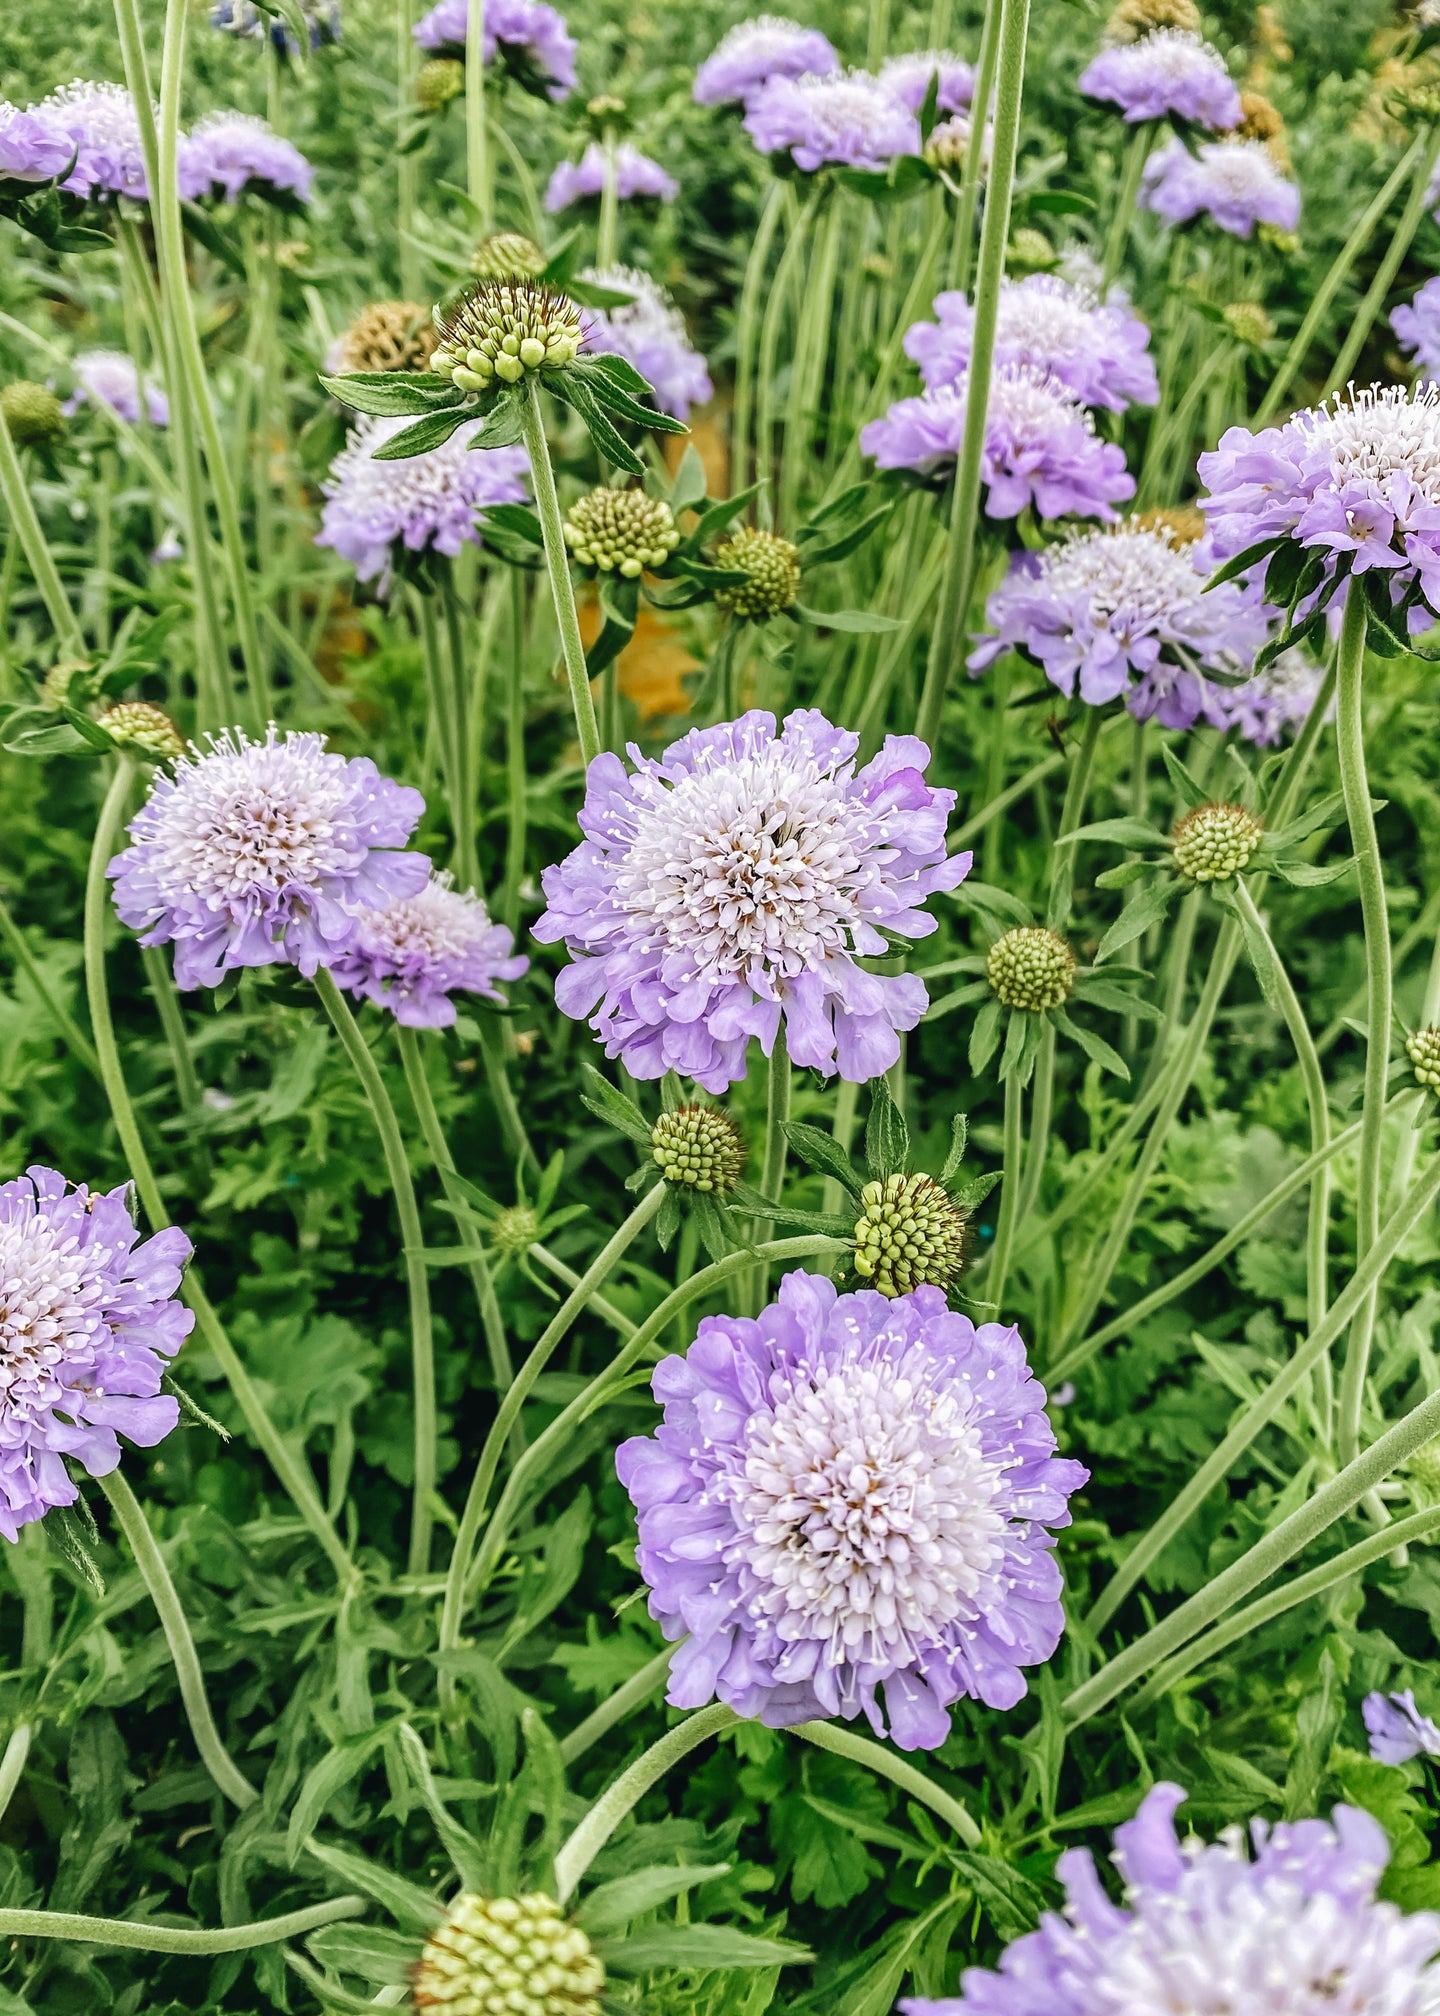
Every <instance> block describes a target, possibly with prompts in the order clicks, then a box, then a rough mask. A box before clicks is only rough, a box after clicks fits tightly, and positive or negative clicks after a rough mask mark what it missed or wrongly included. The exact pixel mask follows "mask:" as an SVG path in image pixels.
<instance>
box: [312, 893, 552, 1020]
mask: <svg viewBox="0 0 1440 2016" xmlns="http://www.w3.org/2000/svg"><path fill="white" fill-rule="evenodd" d="M529 965H530V961H529V960H528V959H527V958H526V957H525V956H524V954H523V953H522V954H520V955H519V956H518V957H517V956H516V955H515V935H514V933H513V932H512V931H511V930H509V929H508V927H507V926H506V925H504V924H493V923H492V922H491V921H490V912H489V911H488V910H487V909H486V908H485V905H484V903H483V902H482V901H481V899H480V898H479V897H478V896H477V895H476V894H475V892H474V890H473V889H467V890H466V891H465V892H464V894H463V895H462V893H461V892H460V890H458V889H456V888H454V887H452V883H451V877H450V876H449V875H442V874H432V875H431V877H430V880H429V881H428V882H427V883H426V884H425V886H424V887H423V888H422V889H420V890H418V891H417V892H416V893H415V894H414V895H411V896H395V897H392V898H391V900H390V901H389V902H388V903H383V904H381V905H379V906H378V907H377V908H376V909H374V910H362V911H361V913H360V915H359V918H358V920H357V930H356V935H355V942H354V944H353V945H352V946H351V948H350V950H349V951H348V952H345V953H342V954H341V956H340V957H339V958H338V959H336V960H335V961H334V962H333V964H332V966H331V971H332V973H333V974H334V976H335V980H336V983H337V984H338V985H339V986H341V987H344V988H347V989H348V990H349V991H350V993H352V994H355V995H358V996H359V997H360V998H361V999H362V1000H365V1001H375V1002H378V1003H379V1005H380V1006H381V1007H382V1008H388V1009H389V1010H390V1012H391V1014H392V1015H393V1016H394V1017H395V1020H396V1021H397V1022H399V1023H402V1024H403V1025H404V1026H405V1027H406V1028H409V1029H448V1028H450V1026H451V1025H452V1024H453V1022H454V1020H455V1003H454V1002H453V1001H452V1000H451V999H450V996H451V994H453V993H456V992H462V993H466V994H478V995H480V996H481V997H482V998H483V999H484V1000H486V1001H495V1002H498V1003H499V1004H501V1005H502V1006H503V1005H504V1001H505V996H504V995H503V994H502V993H501V992H500V989H499V986H498V985H497V983H498V982H499V981H501V980H518V979H519V978H520V975H521V974H522V973H524V972H526V971H527V970H528V968H529Z"/></svg>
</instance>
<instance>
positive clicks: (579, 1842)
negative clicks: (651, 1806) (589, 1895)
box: [555, 1702, 740, 1904]
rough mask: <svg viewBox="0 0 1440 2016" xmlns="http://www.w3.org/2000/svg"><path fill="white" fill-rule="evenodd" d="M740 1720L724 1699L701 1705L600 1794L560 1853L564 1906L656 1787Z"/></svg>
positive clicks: (558, 1889)
mask: <svg viewBox="0 0 1440 2016" xmlns="http://www.w3.org/2000/svg"><path fill="white" fill-rule="evenodd" d="M739 1720H740V1717H739V1716H738V1715H737V1714H736V1713H735V1710H734V1709H733V1708H727V1707H726V1706H725V1705H724V1703H723V1702H715V1703H713V1704H712V1705H711V1706H710V1707H709V1708H701V1709H699V1710H698V1711H697V1712H696V1713H695V1714H694V1715H690V1716H687V1717H686V1719H685V1720H684V1721H683V1722H681V1723H680V1724H679V1725H678V1726H677V1727H676V1728H674V1729H668V1730H667V1731H666V1732H665V1734H664V1735H663V1736H662V1737H660V1739H659V1740H658V1741H657V1742H655V1743H652V1744H651V1745H650V1748H649V1749H648V1750H647V1751H645V1752H644V1754H643V1755H642V1756H639V1757H637V1758H636V1759H635V1762H634V1763H633V1764H632V1765H631V1766H630V1768H629V1770H628V1771H622V1772H621V1774H620V1776H619V1777H618V1778H617V1779H616V1780H615V1783H614V1784H613V1785H611V1786H610V1787H609V1788H608V1790H606V1791H604V1792H602V1793H601V1795H600V1797H599V1798H598V1799H597V1800H596V1801H595V1804H594V1805H593V1806H592V1807H591V1808H590V1811H589V1812H588V1813H587V1814H586V1815H585V1818H584V1819H583V1820H582V1821H581V1822H580V1825H579V1826H578V1827H577V1828H576V1829H575V1831H574V1833H573V1834H572V1835H571V1836H570V1838H569V1840H568V1841H567V1842H566V1843H565V1845H564V1846H563V1847H562V1848H561V1850H560V1852H559V1854H558V1855H557V1856H556V1857H555V1895H556V1896H557V1897H558V1898H559V1900H560V1902H561V1903H562V1904H564V1903H565V1902H566V1901H567V1899H568V1898H570V1897H571V1896H572V1895H573V1894H574V1891H575V1889H576V1886H577V1885H578V1884H579V1881H580V1878H581V1877H582V1876H583V1875H584V1874H585V1871H586V1870H587V1869H588V1868H589V1867H590V1864H591V1863H592V1862H593V1861H594V1860H595V1857H596V1856H597V1855H598V1854H599V1853H600V1850H601V1849H602V1848H603V1847H604V1846H605V1843H606V1842H607V1841H608V1840H609V1839H610V1836H611V1835H612V1834H613V1833H614V1832H615V1829H616V1828H617V1827H618V1826H619V1825H620V1823H621V1821H622V1820H624V1819H625V1818H626V1816H627V1815H628V1814H629V1813H631V1812H633V1811H634V1809H635V1807H636V1806H638V1805H639V1803H640V1801H641V1800H642V1799H643V1798H644V1797H645V1794H646V1793H647V1792H648V1791H649V1790H650V1788H651V1786H652V1785H658V1784H659V1783H660V1780H661V1779H662V1778H663V1777H664V1776H665V1774H666V1772H667V1771H670V1770H673V1768H674V1767H675V1765H677V1764H678V1763H679V1762H680V1760H681V1758H682V1757H688V1756H689V1755H690V1752H691V1751H692V1750H695V1749H698V1748H699V1746H700V1744H702V1743H705V1742H708V1741H709V1739H710V1738H711V1737H712V1736H718V1735H719V1734H720V1733H721V1731H722V1730H725V1729H731V1728H733V1727H734V1726H735V1724H736V1723H737V1722H738V1721H739Z"/></svg>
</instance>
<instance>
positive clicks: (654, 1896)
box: [575, 1862, 730, 1938]
mask: <svg viewBox="0 0 1440 2016" xmlns="http://www.w3.org/2000/svg"><path fill="white" fill-rule="evenodd" d="M729 1873H730V1864H729V1863H728V1862H711V1863H704V1864H697V1865H694V1866H692V1867H690V1868H688V1869H675V1868H670V1869H662V1868H658V1867H657V1868H654V1869H637V1870H636V1871H635V1873H634V1875H632V1876H617V1877H616V1878H615V1879H614V1881H613V1882H611V1883H602V1884H600V1886H599V1888H598V1889H595V1890H592V1891H591V1892H590V1894H589V1896H588V1897H587V1898H586V1899H585V1900H584V1902H583V1903H582V1904H581V1906H580V1908H579V1910H578V1911H577V1912H576V1913H575V1923H576V1924H577V1925H583V1926H584V1928H585V1930H586V1931H587V1932H588V1933H589V1934H590V1936H591V1937H592V1938H598V1937H599V1936H601V1935H602V1934H604V1933H606V1932H618V1931H619V1930H620V1928H621V1927H622V1926H624V1925H628V1924H629V1923H630V1920H631V1919H632V1918H640V1917H643V1915H644V1914H645V1913H646V1912H647V1911H654V1910H656V1909H658V1907H659V1906H660V1905H661V1904H667V1903H668V1902H669V1901H670V1899H671V1898H672V1897H679V1896H681V1895H683V1893H684V1892H685V1891H686V1890H693V1889H694V1888H695V1885H696V1884H697V1883H714V1882H718V1880H719V1879H720V1877H722V1876H728V1875H729Z"/></svg>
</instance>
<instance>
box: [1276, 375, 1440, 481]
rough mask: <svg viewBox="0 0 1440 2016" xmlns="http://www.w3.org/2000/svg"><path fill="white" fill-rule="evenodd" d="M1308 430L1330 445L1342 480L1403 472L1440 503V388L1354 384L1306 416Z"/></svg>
mask: <svg viewBox="0 0 1440 2016" xmlns="http://www.w3.org/2000/svg"><path fill="white" fill-rule="evenodd" d="M1300 418H1301V424H1302V425H1303V426H1304V431H1305V432H1306V433H1308V434H1310V435H1311V436H1312V437H1313V438H1314V439H1315V440H1317V441H1318V442H1319V443H1320V444H1321V445H1322V446H1324V447H1325V448H1326V449H1327V450H1328V451H1329V456H1330V470H1331V474H1332V476H1333V477H1334V480H1335V482H1336V484H1337V485H1338V484H1343V483H1347V482H1352V481H1359V482H1363V483H1371V484H1375V485H1376V486H1378V487H1382V488H1383V486H1384V485H1385V484H1386V482H1387V481H1388V479H1389V478H1390V477H1391V476H1393V475H1395V474H1397V473H1401V474H1404V475H1406V476H1408V477H1409V478H1410V481H1411V482H1412V483H1413V484H1414V485H1415V488H1416V489H1417V490H1418V491H1419V492H1420V494H1421V496H1422V497H1423V498H1424V500H1425V502H1426V503H1427V504H1440V388H1437V387H1436V386H1435V385H1433V384H1426V385H1422V386H1417V387H1416V389H1415V391H1414V392H1413V393H1412V392H1410V391H1408V390H1407V389H1406V388H1405V387H1404V386H1402V385H1384V386H1375V385H1371V386H1366V387H1365V388H1364V389H1363V390H1359V391H1357V390H1355V389H1354V388H1353V387H1352V388H1351V390H1350V391H1349V392H1348V393H1347V394H1346V395H1345V396H1344V397H1343V398H1342V397H1337V399H1336V400H1335V402H1334V404H1333V405H1331V406H1328V407H1321V408H1320V409H1319V410H1318V411H1317V412H1315V413H1313V414H1305V415H1302V416H1300Z"/></svg>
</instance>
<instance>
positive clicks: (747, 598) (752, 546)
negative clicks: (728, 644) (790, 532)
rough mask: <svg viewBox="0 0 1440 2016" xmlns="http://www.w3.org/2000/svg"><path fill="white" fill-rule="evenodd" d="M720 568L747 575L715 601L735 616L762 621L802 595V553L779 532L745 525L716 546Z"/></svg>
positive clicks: (722, 592) (725, 589)
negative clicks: (731, 536)
mask: <svg viewBox="0 0 1440 2016" xmlns="http://www.w3.org/2000/svg"><path fill="white" fill-rule="evenodd" d="M714 561H715V565H716V566H717V567H725V568H731V569H735V570H737V571H739V572H741V573H743V574H744V575H745V577H746V578H745V580H743V581H741V582H737V583H736V585H735V586H734V587H733V588H722V589H721V590H720V593H719V594H718V595H717V596H716V598H715V599H716V601H717V602H718V603H719V604H720V607H721V608H722V609H725V610H727V611H728V612H729V614H730V615H732V616H738V617H742V618H745V619H748V620H749V621H750V622H753V623H763V622H764V621H765V619H766V617H768V616H778V615H780V614H781V612H782V611H783V610H786V609H790V608H793V607H794V605H795V603H796V602H797V601H798V599H799V595H800V553H799V549H798V548H797V547H795V546H792V545H791V543H790V541H789V540H788V539H782V538H781V537H780V535H779V533H778V532H762V531H759V530H757V528H756V527H754V526H752V525H742V526H741V528H740V530H739V531H738V532H737V533H736V534H735V535H734V537H733V538H730V539H726V540H725V541H723V543H722V544H721V545H719V546H717V547H716V548H715V554H714Z"/></svg>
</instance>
